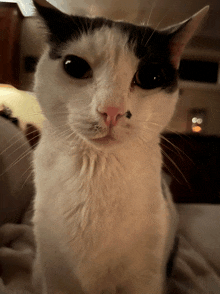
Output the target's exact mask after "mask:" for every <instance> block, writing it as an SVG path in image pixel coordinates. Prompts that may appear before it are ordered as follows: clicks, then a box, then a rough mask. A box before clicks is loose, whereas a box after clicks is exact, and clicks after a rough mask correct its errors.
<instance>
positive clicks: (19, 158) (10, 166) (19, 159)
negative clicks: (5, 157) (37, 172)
mask: <svg viewBox="0 0 220 294" xmlns="http://www.w3.org/2000/svg"><path fill="white" fill-rule="evenodd" d="M32 152H33V151H32V149H30V150H28V151H27V150H25V151H24V152H23V153H22V154H21V155H20V156H19V157H18V158H17V159H16V160H15V161H14V162H13V163H11V164H10V165H9V166H8V167H7V168H6V169H5V170H4V171H3V173H1V174H0V177H1V176H3V175H4V174H5V173H6V172H8V171H9V170H10V169H11V168H13V167H14V166H15V165H16V164H17V163H19V162H20V161H21V160H22V159H23V158H25V157H26V156H28V155H29V154H31V153H32Z"/></svg>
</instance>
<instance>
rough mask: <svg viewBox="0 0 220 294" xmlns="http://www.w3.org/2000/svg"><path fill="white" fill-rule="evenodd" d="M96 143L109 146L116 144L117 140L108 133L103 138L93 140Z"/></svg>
mask: <svg viewBox="0 0 220 294" xmlns="http://www.w3.org/2000/svg"><path fill="white" fill-rule="evenodd" d="M91 141H93V142H94V143H99V144H109V143H114V142H116V141H117V140H116V138H114V137H113V136H112V134H111V133H108V134H107V135H106V136H104V137H101V138H96V139H91Z"/></svg>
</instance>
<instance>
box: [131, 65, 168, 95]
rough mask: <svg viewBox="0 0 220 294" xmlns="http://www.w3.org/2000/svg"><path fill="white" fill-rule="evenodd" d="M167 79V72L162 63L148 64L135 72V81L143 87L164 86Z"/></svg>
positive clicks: (148, 88) (149, 88) (147, 88)
mask: <svg viewBox="0 0 220 294" xmlns="http://www.w3.org/2000/svg"><path fill="white" fill-rule="evenodd" d="M165 80H166V77H165V73H164V71H163V70H162V68H161V66H160V65H158V64H147V65H144V66H142V67H141V68H140V69H139V70H138V71H137V72H136V73H135V76H134V80H133V82H134V84H136V85H137V86H139V87H140V88H142V89H146V90H151V89H155V88H159V87H162V86H163V85H164V82H165Z"/></svg>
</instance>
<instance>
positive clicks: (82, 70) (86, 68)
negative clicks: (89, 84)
mask: <svg viewBox="0 0 220 294" xmlns="http://www.w3.org/2000/svg"><path fill="white" fill-rule="evenodd" d="M63 67H64V70H65V72H66V73H67V74H68V75H69V76H71V77H73V78H75V79H89V78H91V77H92V69H91V67H90V65H89V64H88V62H87V61H85V60H84V59H83V58H80V57H78V56H76V55H67V56H66V57H65V59H64V62H63Z"/></svg>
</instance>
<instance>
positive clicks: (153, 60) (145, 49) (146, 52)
mask: <svg viewBox="0 0 220 294" xmlns="http://www.w3.org/2000/svg"><path fill="white" fill-rule="evenodd" d="M121 30H122V31H123V32H124V34H127V35H128V45H129V47H130V48H131V49H132V50H133V51H134V53H135V55H136V56H137V58H138V59H140V62H139V65H138V70H140V69H141V68H143V67H145V68H147V67H149V70H151V69H153V66H154V65H155V67H157V68H158V69H159V70H160V71H161V73H163V77H164V78H163V81H162V83H161V85H160V87H161V88H162V89H163V90H165V91H166V92H168V93H171V92H173V91H175V90H176V88H177V81H178V71H177V70H176V69H175V68H174V66H173V64H172V63H171V53H170V49H169V44H170V34H169V33H167V31H166V32H160V31H157V30H153V29H152V28H149V27H144V26H136V25H132V24H127V23H121Z"/></svg>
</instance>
